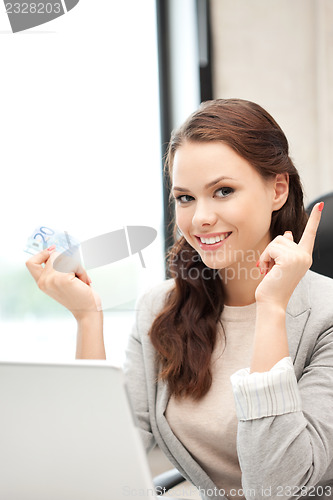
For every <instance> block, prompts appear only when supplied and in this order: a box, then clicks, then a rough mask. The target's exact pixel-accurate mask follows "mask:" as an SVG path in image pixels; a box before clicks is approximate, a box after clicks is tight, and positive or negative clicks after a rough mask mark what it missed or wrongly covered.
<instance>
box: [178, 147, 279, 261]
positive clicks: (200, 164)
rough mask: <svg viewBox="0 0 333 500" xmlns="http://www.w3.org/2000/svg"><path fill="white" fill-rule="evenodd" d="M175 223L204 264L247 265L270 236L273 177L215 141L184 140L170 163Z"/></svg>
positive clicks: (255, 257) (273, 199)
mask: <svg viewBox="0 0 333 500" xmlns="http://www.w3.org/2000/svg"><path fill="white" fill-rule="evenodd" d="M172 181H173V182H172V183H173V191H172V193H173V195H174V197H175V198H176V223H177V225H178V227H179V229H180V231H181V232H182V234H183V236H184V237H185V239H186V240H187V241H188V243H189V244H190V245H191V246H192V247H193V248H194V249H195V250H197V252H198V253H199V254H200V256H201V258H202V260H203V262H204V263H205V264H206V266H208V267H210V268H212V269H222V268H227V267H231V266H235V265H236V264H237V263H238V265H239V263H240V262H242V263H243V265H245V267H253V265H254V263H255V262H256V260H257V259H258V258H259V255H260V253H261V252H262V251H263V250H264V249H265V247H266V246H267V244H268V243H269V242H270V234H269V227H270V224H271V216H272V212H273V210H277V208H280V206H282V205H283V203H281V204H280V205H279V206H276V205H277V202H276V189H275V179H272V180H270V181H267V180H264V179H263V178H262V177H261V176H260V175H259V174H258V173H257V172H256V170H255V169H254V168H253V167H252V166H251V165H250V164H249V163H248V162H247V161H246V160H244V159H243V158H242V157H241V156H239V155H238V154H237V153H236V152H235V151H234V150H233V149H231V148H230V147H229V146H227V145H226V144H223V143H221V142H204V143H200V142H189V141H188V142H185V143H184V144H183V145H182V146H180V147H179V148H178V149H177V151H176V153H175V157H174V163H173V178H172Z"/></svg>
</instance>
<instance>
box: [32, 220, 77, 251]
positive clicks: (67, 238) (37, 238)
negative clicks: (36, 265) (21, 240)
mask: <svg viewBox="0 0 333 500" xmlns="http://www.w3.org/2000/svg"><path fill="white" fill-rule="evenodd" d="M52 245H55V246H56V251H57V252H67V251H68V250H70V249H71V248H73V247H76V248H77V247H78V246H79V245H80V243H79V241H78V240H76V239H75V238H73V236H71V235H70V234H68V233H67V231H56V230H54V229H51V228H50V227H46V226H39V227H37V228H36V229H35V230H34V232H33V233H32V235H31V236H30V237H29V238H28V241H27V243H26V247H25V249H24V251H25V252H27V253H30V254H31V255H36V253H38V252H41V251H42V250H45V249H46V248H49V247H50V246H52Z"/></svg>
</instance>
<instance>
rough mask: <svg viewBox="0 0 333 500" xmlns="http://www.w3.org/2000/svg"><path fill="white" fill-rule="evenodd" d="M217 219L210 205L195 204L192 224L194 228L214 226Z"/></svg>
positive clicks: (205, 203)
mask: <svg viewBox="0 0 333 500" xmlns="http://www.w3.org/2000/svg"><path fill="white" fill-rule="evenodd" d="M216 219H217V216H216V213H215V211H214V210H213V208H212V206H211V204H210V203H207V202H199V201H198V202H197V204H196V207H195V212H194V215H193V219H192V223H193V225H194V226H197V227H200V226H205V225H210V226H211V225H213V224H215V222H216Z"/></svg>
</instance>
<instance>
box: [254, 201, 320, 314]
mask: <svg viewBox="0 0 333 500" xmlns="http://www.w3.org/2000/svg"><path fill="white" fill-rule="evenodd" d="M322 208H323V204H321V203H317V204H316V205H315V206H314V207H313V209H312V211H311V214H310V217H309V219H308V222H307V224H306V226H305V229H304V232H303V235H302V237H301V239H300V241H299V243H298V244H297V243H295V242H294V239H293V235H292V233H291V231H286V232H285V233H284V235H283V236H282V235H280V236H277V237H276V238H274V240H272V241H271V242H270V243H269V244H268V245H267V247H266V248H265V250H264V251H263V252H262V254H261V256H260V259H259V261H258V263H257V265H258V267H259V268H260V270H261V272H265V273H266V274H265V276H264V278H263V280H262V281H261V283H260V284H259V285H258V287H257V289H256V292H255V298H256V302H257V303H258V302H260V303H267V304H275V305H278V306H281V307H283V308H284V309H286V308H287V305H288V302H289V299H290V297H291V295H292V293H293V291H294V290H295V288H296V286H297V284H298V283H299V281H300V280H301V279H302V278H303V276H304V274H305V273H306V272H307V271H308V269H309V268H310V267H311V265H312V252H313V247H314V242H315V238H316V234H317V229H318V226H319V222H320V218H321V210H322Z"/></svg>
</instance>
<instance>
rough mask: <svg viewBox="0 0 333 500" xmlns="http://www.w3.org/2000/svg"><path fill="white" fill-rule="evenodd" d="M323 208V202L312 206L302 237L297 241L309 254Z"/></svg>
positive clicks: (311, 250)
mask: <svg viewBox="0 0 333 500" xmlns="http://www.w3.org/2000/svg"><path fill="white" fill-rule="evenodd" d="M323 208H324V202H323V201H322V202H320V203H316V204H315V206H314V207H313V208H312V210H311V213H310V217H309V220H308V222H307V224H306V226H305V229H304V232H303V234H302V237H301V239H300V241H299V243H298V245H299V246H301V247H302V248H304V249H305V250H307V251H308V252H309V253H310V254H311V255H312V252H313V247H314V242H315V239H316V234H317V230H318V226H319V222H320V218H321V212H322V210H323Z"/></svg>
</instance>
